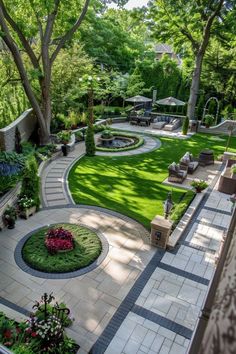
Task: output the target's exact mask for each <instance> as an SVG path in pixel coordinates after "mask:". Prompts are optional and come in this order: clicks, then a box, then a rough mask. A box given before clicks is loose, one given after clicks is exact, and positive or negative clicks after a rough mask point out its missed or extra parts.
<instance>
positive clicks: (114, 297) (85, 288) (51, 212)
mask: <svg viewBox="0 0 236 354" xmlns="http://www.w3.org/2000/svg"><path fill="white" fill-rule="evenodd" d="M117 215H118V214H117ZM58 222H65V223H66V222H68V223H79V224H83V225H87V226H88V227H92V228H93V229H95V230H99V232H101V233H102V234H103V235H104V237H105V238H106V239H107V241H108V243H109V251H108V254H107V257H106V258H105V260H104V261H103V262H102V263H101V264H99V265H98V267H97V268H95V269H94V270H92V271H90V272H89V273H86V274H83V275H81V276H79V277H75V278H71V279H47V275H46V274H45V278H44V279H43V278H38V277H36V276H34V275H31V274H29V273H26V272H24V271H23V270H22V269H20V268H19V267H18V266H17V264H16V262H15V259H14V251H15V247H16V245H17V244H18V242H19V241H20V240H21V239H22V238H23V237H24V236H25V235H26V234H27V233H29V232H32V231H33V230H35V229H38V228H40V227H41V226H45V225H47V224H51V223H58ZM148 236H149V234H148V232H147V231H146V230H145V229H144V228H143V226H142V225H140V224H139V223H137V222H135V221H133V220H131V219H129V218H127V217H123V216H122V217H119V216H115V215H112V214H111V213H106V212H102V211H97V210H93V209H92V208H90V209H88V208H79V207H78V208H76V207H74V208H73V207H71V208H59V209H57V208H53V209H45V210H42V211H40V212H38V213H37V214H35V215H34V216H32V217H30V218H29V219H28V220H23V219H19V220H17V222H16V228H15V229H13V230H7V229H6V230H4V231H2V233H1V237H0V263H1V265H2V266H1V269H0V279H1V280H0V285H1V286H0V297H1V298H3V299H1V298H0V303H1V302H2V303H3V304H6V301H4V299H7V305H8V306H10V307H13V308H14V305H18V306H20V307H23V308H24V309H26V310H28V311H31V310H32V306H33V304H34V301H35V300H39V299H40V298H41V296H42V293H43V292H48V293H51V292H52V291H53V293H54V295H55V296H56V299H57V301H59V302H62V301H63V302H64V303H66V304H67V306H68V307H69V308H70V309H71V310H72V315H73V317H74V318H75V321H74V324H73V326H72V327H71V329H70V331H69V334H70V335H71V336H72V337H74V338H75V339H76V341H77V342H78V343H79V344H80V346H81V350H80V353H81V352H82V353H83V352H86V353H87V352H88V351H89V349H90V348H91V346H92V345H93V344H94V342H95V341H96V340H97V339H98V337H99V335H100V334H101V333H102V331H103V330H104V329H105V328H106V326H107V324H108V322H109V320H110V319H111V318H112V316H113V314H114V313H115V311H116V310H117V308H118V307H119V306H120V304H121V303H122V301H123V299H124V298H125V296H126V294H127V293H128V292H129V290H130V288H132V286H133V285H134V283H135V281H136V279H137V278H138V276H139V275H140V274H141V273H142V271H143V269H145V268H146V266H147V264H148V263H149V261H150V259H151V258H152V256H153V254H154V253H155V249H154V248H152V247H151V246H150V245H149V239H148ZM0 308H1V307H0ZM82 349H83V351H82Z"/></svg>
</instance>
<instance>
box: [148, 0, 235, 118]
mask: <svg viewBox="0 0 236 354" xmlns="http://www.w3.org/2000/svg"><path fill="white" fill-rule="evenodd" d="M151 3H152V6H151V10H150V14H151V17H152V18H153V19H154V22H153V25H154V26H155V32H156V35H157V37H158V38H159V39H162V40H164V41H168V42H172V43H174V44H175V46H176V48H180V47H182V48H183V47H184V46H186V43H189V44H190V46H191V49H192V53H193V55H194V61H195V62H194V69H193V73H192V83H191V88H190V94H189V101H188V111H187V115H188V117H189V119H194V118H195V107H196V102H197V96H198V90H199V83H200V76H201V70H202V62H203V58H204V55H205V52H206V49H207V46H208V44H209V41H210V38H211V35H212V33H213V30H214V32H215V33H214V34H216V31H217V22H218V24H219V23H223V22H224V18H225V16H226V15H227V13H228V11H231V10H232V6H233V5H234V2H233V1H224V0H210V1H209V0H197V1H195V0H179V1H175V0H153V1H152V2H151ZM218 27H219V25H218ZM221 27H222V26H221Z"/></svg>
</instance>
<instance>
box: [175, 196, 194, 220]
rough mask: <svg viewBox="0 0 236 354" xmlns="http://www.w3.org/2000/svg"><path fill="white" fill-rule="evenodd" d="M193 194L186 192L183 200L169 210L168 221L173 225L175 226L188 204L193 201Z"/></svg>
mask: <svg viewBox="0 0 236 354" xmlns="http://www.w3.org/2000/svg"><path fill="white" fill-rule="evenodd" d="M194 196H195V193H193V192H192V191H188V192H186V193H185V194H184V196H183V198H182V197H181V200H180V201H179V202H178V203H176V204H175V205H174V207H173V209H172V210H171V214H170V219H171V220H172V221H173V223H174V225H177V224H178V222H179V221H180V219H181V218H182V216H183V215H184V213H185V211H186V210H187V208H188V206H189V204H190V203H191V201H192V200H193V198H194Z"/></svg>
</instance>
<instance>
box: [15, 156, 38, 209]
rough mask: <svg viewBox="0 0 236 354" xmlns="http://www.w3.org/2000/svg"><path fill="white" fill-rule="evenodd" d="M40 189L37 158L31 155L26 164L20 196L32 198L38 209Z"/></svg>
mask: <svg viewBox="0 0 236 354" xmlns="http://www.w3.org/2000/svg"><path fill="white" fill-rule="evenodd" d="M39 188H40V181H39V176H38V165H37V162H36V159H35V157H34V156H33V155H31V156H29V158H28V160H27V161H26V164H25V168H24V173H23V180H22V187H21V193H20V196H26V197H28V198H32V199H33V200H34V205H35V206H36V208H37V209H38V208H39V206H40V198H39Z"/></svg>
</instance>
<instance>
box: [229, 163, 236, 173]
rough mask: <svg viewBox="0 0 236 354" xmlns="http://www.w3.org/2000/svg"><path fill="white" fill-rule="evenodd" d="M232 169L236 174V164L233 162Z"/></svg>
mask: <svg viewBox="0 0 236 354" xmlns="http://www.w3.org/2000/svg"><path fill="white" fill-rule="evenodd" d="M230 170H231V172H232V173H233V174H236V164H233V165H232V166H231V167H230Z"/></svg>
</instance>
